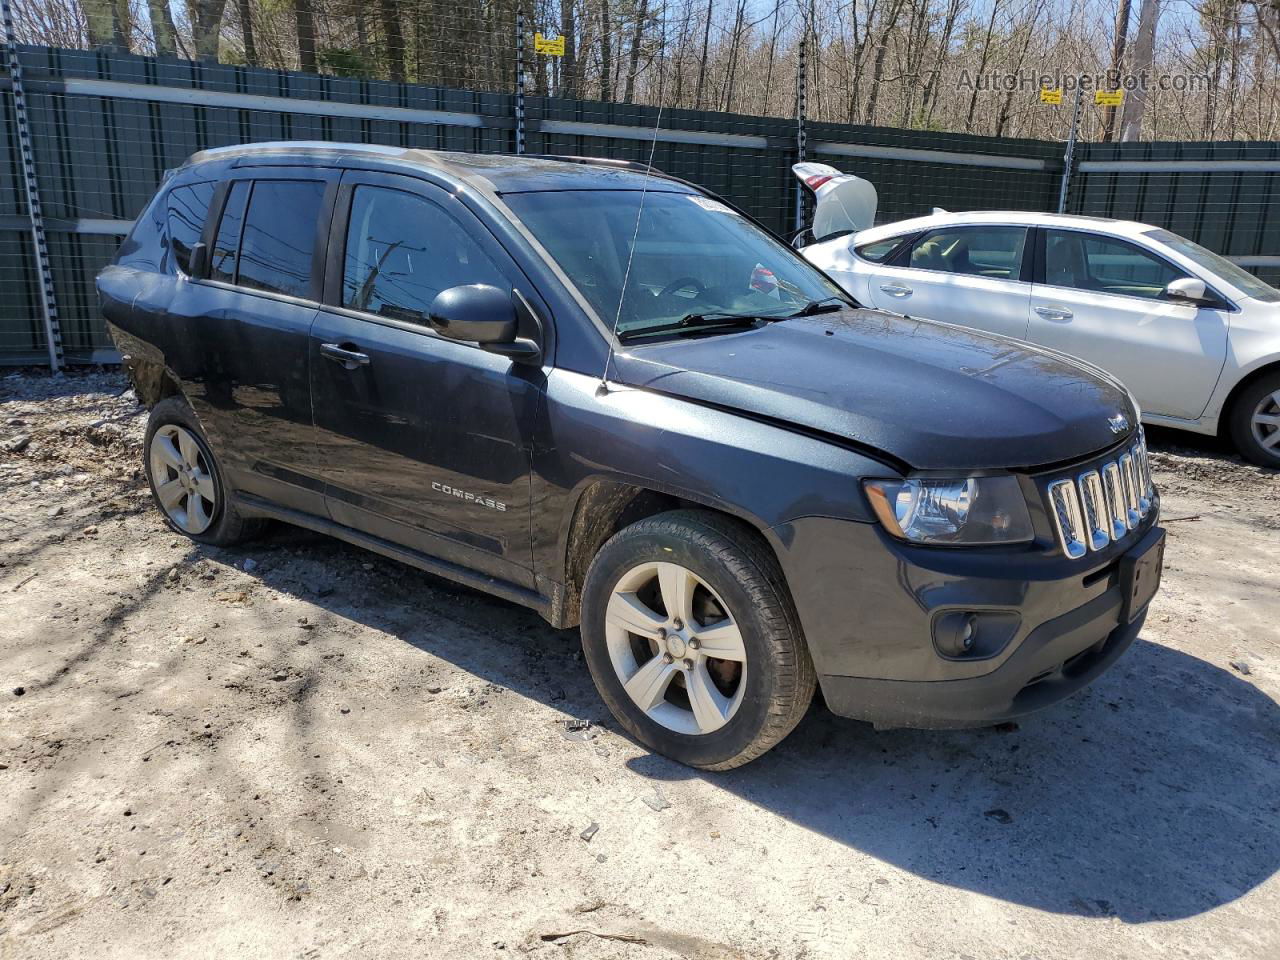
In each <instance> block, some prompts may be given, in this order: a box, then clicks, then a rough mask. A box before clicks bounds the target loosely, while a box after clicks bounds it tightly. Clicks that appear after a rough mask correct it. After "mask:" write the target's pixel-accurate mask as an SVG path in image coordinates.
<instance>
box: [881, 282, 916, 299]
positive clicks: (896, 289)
mask: <svg viewBox="0 0 1280 960" xmlns="http://www.w3.org/2000/svg"><path fill="white" fill-rule="evenodd" d="M880 289H881V290H883V291H884V292H885V293H887V294H888V295H889V296H891V297H909V296H911V288H910V287H908V286H906V285H905V284H901V283H882V284H880Z"/></svg>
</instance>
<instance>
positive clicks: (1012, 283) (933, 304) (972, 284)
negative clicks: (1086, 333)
mask: <svg viewBox="0 0 1280 960" xmlns="http://www.w3.org/2000/svg"><path fill="white" fill-rule="evenodd" d="M1026 239H1027V228H1026V227H1016V226H1003V225H992V226H987V225H969V226H956V227H943V228H941V229H939V230H931V231H930V232H928V233H925V234H922V235H921V236H919V237H917V238H916V239H915V240H914V241H913V242H912V244H911V248H910V250H907V251H903V253H902V254H901V255H900V258H899V257H895V258H894V263H895V265H885V266H881V267H879V268H878V269H877V270H876V271H875V274H874V275H873V276H872V278H871V284H870V288H869V292H870V294H871V298H872V301H873V302H874V303H875V305H876V306H877V307H880V308H881V309H884V310H891V311H893V312H894V313H902V314H906V315H907V316H909V317H923V318H924V319H926V320H942V321H945V322H947V323H958V324H960V325H962V326H966V327H976V328H977V329H979V330H988V331H990V332H991V333H1000V334H1004V335H1005V336H1007V337H1017V338H1019V339H1021V338H1023V337H1025V336H1026V334H1027V306H1028V303H1029V301H1030V299H1031V284H1030V283H1025V282H1023V281H1022V257H1023V251H1024V248H1025V247H1026ZM899 261H900V262H899Z"/></svg>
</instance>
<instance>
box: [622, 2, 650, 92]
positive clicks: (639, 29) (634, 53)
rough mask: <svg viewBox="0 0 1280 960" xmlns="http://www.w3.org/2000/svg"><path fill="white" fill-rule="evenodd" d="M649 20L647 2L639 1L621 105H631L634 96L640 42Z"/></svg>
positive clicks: (638, 69)
mask: <svg viewBox="0 0 1280 960" xmlns="http://www.w3.org/2000/svg"><path fill="white" fill-rule="evenodd" d="M648 18H649V0H640V6H639V7H638V8H636V23H635V29H634V30H632V31H631V52H630V53H629V54H628V60H629V62H628V64H627V86H626V89H625V91H624V92H623V94H622V102H623V103H632V102H633V101H634V100H635V94H636V74H637V73H639V72H640V41H641V40H642V39H644V26H645V21H646V20H647V19H648Z"/></svg>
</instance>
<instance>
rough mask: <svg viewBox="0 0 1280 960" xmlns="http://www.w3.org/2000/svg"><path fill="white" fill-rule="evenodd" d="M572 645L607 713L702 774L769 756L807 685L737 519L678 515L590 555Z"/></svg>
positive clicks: (752, 537)
mask: <svg viewBox="0 0 1280 960" xmlns="http://www.w3.org/2000/svg"><path fill="white" fill-rule="evenodd" d="M582 648H583V653H584V655H585V657H586V661H587V666H588V667H589V668H590V670H591V676H592V678H593V679H594V680H595V684H596V689H597V690H599V692H600V696H601V697H602V698H603V700H604V702H605V704H606V705H607V706H608V707H609V710H610V711H611V712H612V713H613V715H614V717H615V718H616V719H617V720H618V722H619V723H621V724H622V726H623V727H625V728H626V730H627V731H628V732H629V733H630V734H631V735H632V736H633V737H635V738H636V739H637V740H639V741H640V742H641V743H642V744H644V745H645V746H646V747H649V748H650V749H652V750H654V751H656V752H658V753H661V754H664V755H665V756H668V757H670V758H671V759H673V760H677V761H679V762H680V763H684V764H688V765H689V766H692V767H698V768H700V769H703V770H728V769H730V768H732V767H737V766H741V765H742V764H744V763H748V762H750V761H751V760H754V759H755V758H756V757H759V756H760V755H761V754H763V753H764V752H765V751H767V750H769V749H770V748H771V747H773V746H774V745H775V744H777V743H778V742H779V741H780V740H782V739H783V738H784V737H785V736H787V734H789V733H790V732H791V731H792V730H793V729H794V728H795V726H796V724H797V723H799V722H800V719H801V718H802V717H803V716H804V714H805V711H806V710H807V709H808V707H809V704H810V702H811V701H812V699H813V693H814V688H815V686H816V680H817V678H816V676H815V674H814V668H813V661H812V660H811V659H810V657H809V651H808V648H807V647H806V646H805V642H804V638H803V635H802V633H801V630H800V625H799V621H798V619H797V617H796V614H795V609H794V606H793V604H792V601H791V595H790V592H789V591H788V590H787V587H786V583H785V581H784V579H783V575H782V571H781V569H780V568H779V566H778V563H777V560H776V559H775V558H774V556H773V554H772V552H771V551H770V550H769V548H768V545H767V544H765V543H764V541H763V540H762V539H761V538H760V537H759V535H758V534H756V533H755V531H754V530H751V529H750V528H749V527H747V526H746V525H744V524H741V523H738V522H737V521H734V520H731V519H729V518H726V517H722V516H720V515H718V514H714V513H709V512H703V511H696V510H680V511H673V512H670V513H664V514H660V515H659V516H656V517H651V518H649V519H647V520H641V521H640V522H638V523H635V524H632V525H631V526H629V527H627V528H626V529H624V530H622V531H621V532H619V533H618V534H616V535H615V536H614V537H613V538H612V539H610V540H609V542H608V543H606V544H605V545H604V546H603V547H602V548H601V550H600V552H599V553H598V554H596V557H595V559H594V560H593V561H592V563H591V567H590V569H589V570H588V571H587V577H586V584H585V586H584V589H583V600H582Z"/></svg>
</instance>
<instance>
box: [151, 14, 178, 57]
mask: <svg viewBox="0 0 1280 960" xmlns="http://www.w3.org/2000/svg"><path fill="white" fill-rule="evenodd" d="M147 9H148V11H149V12H150V14H151V35H152V36H153V37H155V40H156V56H157V57H176V56H177V55H178V30H177V28H176V27H175V26H174V24H173V12H172V11H171V10H170V9H169V4H168V3H166V2H165V0H147Z"/></svg>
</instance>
